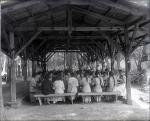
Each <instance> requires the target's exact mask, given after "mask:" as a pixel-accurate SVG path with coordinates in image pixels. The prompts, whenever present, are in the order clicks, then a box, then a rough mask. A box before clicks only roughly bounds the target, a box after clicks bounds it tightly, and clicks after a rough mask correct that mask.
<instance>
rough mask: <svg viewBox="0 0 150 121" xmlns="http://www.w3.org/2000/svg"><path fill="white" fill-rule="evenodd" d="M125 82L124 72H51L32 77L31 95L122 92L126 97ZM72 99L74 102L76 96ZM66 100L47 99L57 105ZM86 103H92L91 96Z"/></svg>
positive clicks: (98, 97)
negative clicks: (38, 93)
mask: <svg viewBox="0 0 150 121" xmlns="http://www.w3.org/2000/svg"><path fill="white" fill-rule="evenodd" d="M125 80H126V79H125V75H124V73H123V71H122V70H119V73H115V74H114V73H113V72H112V71H109V70H107V69H106V70H105V71H90V70H84V71H83V70H82V71H74V72H73V71H64V72H63V71H51V72H45V73H39V74H35V75H33V76H32V78H31V79H30V93H31V94H34V93H37V92H38V91H39V92H41V93H42V94H44V95H48V94H63V93H75V94H76V93H79V92H82V93H90V92H95V93H99V92H113V91H120V92H121V94H122V96H125ZM71 98H72V100H74V99H75V96H72V97H71ZM94 98H95V99H94V100H95V101H96V102H99V101H101V97H100V96H95V97H94ZM64 100H65V99H64V98H63V97H59V98H47V99H46V101H47V103H48V104H49V103H50V102H51V101H52V102H53V103H56V102H58V101H64ZM84 102H85V103H90V102H91V96H87V97H86V98H85V100H84Z"/></svg>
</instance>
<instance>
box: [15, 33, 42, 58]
mask: <svg viewBox="0 0 150 121" xmlns="http://www.w3.org/2000/svg"><path fill="white" fill-rule="evenodd" d="M40 33H41V31H38V32H36V33H35V34H34V35H33V36H32V37H31V38H30V39H29V41H28V42H27V43H26V44H25V45H23V47H22V48H21V49H20V50H19V51H18V52H17V53H16V55H15V57H17V56H18V55H19V54H20V53H21V52H22V51H23V50H24V49H25V48H26V47H28V46H29V45H30V44H31V43H32V42H33V41H34V40H35V38H36V37H37V36H38V35H39V34H40Z"/></svg>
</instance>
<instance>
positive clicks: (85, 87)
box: [81, 73, 91, 103]
mask: <svg viewBox="0 0 150 121" xmlns="http://www.w3.org/2000/svg"><path fill="white" fill-rule="evenodd" d="M81 86H82V92H83V93H90V92H91V87H90V84H89V83H88V80H87V74H86V73H84V76H83V78H82V80H81ZM83 102H85V103H90V102H91V96H86V97H84V98H83Z"/></svg>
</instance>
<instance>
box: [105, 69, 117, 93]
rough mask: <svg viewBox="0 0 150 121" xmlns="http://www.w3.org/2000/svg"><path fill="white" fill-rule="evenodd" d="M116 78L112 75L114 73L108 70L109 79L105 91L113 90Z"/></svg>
mask: <svg viewBox="0 0 150 121" xmlns="http://www.w3.org/2000/svg"><path fill="white" fill-rule="evenodd" d="M115 82H116V79H115V77H114V73H113V72H112V71H110V72H109V80H108V85H107V92H113V91H114V88H115Z"/></svg>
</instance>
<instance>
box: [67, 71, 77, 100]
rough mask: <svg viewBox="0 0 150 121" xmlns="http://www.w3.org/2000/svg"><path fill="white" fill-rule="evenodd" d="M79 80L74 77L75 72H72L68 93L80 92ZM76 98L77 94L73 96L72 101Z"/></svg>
mask: <svg viewBox="0 0 150 121" xmlns="http://www.w3.org/2000/svg"><path fill="white" fill-rule="evenodd" d="M78 86H79V84H78V80H77V79H76V78H75V77H74V73H71V77H70V78H69V80H68V86H67V87H68V88H67V92H68V93H75V94H76V93H77V92H78ZM74 99H75V96H71V101H72V100H74Z"/></svg>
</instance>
